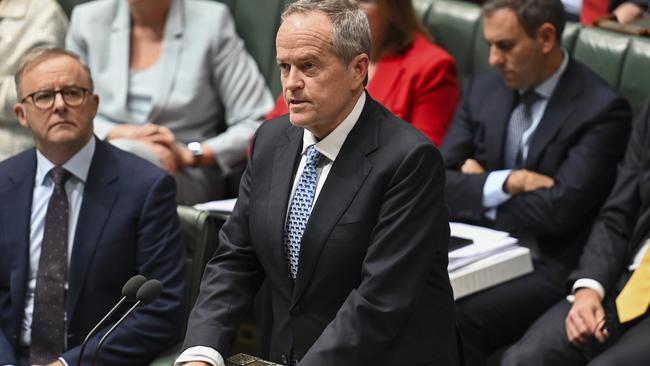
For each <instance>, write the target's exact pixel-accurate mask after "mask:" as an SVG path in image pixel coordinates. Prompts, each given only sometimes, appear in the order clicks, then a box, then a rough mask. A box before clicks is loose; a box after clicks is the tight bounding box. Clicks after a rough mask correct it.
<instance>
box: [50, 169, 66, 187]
mask: <svg viewBox="0 0 650 366" xmlns="http://www.w3.org/2000/svg"><path fill="white" fill-rule="evenodd" d="M50 177H51V178H52V180H53V181H54V185H55V186H62V185H64V184H65V182H66V181H67V180H68V178H70V172H69V171H67V170H65V169H64V168H63V167H62V166H60V165H57V166H55V167H54V168H52V170H50Z"/></svg>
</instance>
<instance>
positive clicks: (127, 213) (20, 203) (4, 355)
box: [0, 49, 185, 366]
mask: <svg viewBox="0 0 650 366" xmlns="http://www.w3.org/2000/svg"><path fill="white" fill-rule="evenodd" d="M16 89H17V93H18V96H19V97H18V99H19V102H18V103H17V104H16V105H15V107H14V109H15V112H16V115H17V116H18V120H19V122H20V123H21V125H23V126H24V127H27V128H29V129H30V130H31V132H32V135H33V137H34V142H35V144H36V149H31V150H27V151H26V152H24V153H21V154H19V155H17V156H15V157H12V158H10V159H7V160H5V161H4V162H2V163H0V209H1V210H0V253H2V255H0V365H69V366H72V365H75V364H77V362H78V358H79V353H80V344H81V343H82V342H83V340H84V338H85V336H86V335H87V334H88V332H89V331H90V330H91V329H92V328H93V327H94V326H95V324H96V323H98V322H99V320H100V319H101V318H102V317H103V316H104V314H106V313H107V312H108V310H109V309H110V308H111V307H112V306H113V305H114V304H116V303H117V301H118V300H119V299H120V298H121V297H122V294H121V289H122V286H123V285H124V283H125V282H126V281H127V280H128V279H129V278H130V277H131V276H133V275H135V274H142V275H144V276H145V277H147V278H155V279H158V280H160V281H161V282H162V284H163V292H162V294H161V296H160V298H159V299H157V300H156V301H155V302H153V303H152V304H150V305H147V306H144V307H140V308H139V309H137V310H136V311H135V313H134V314H132V315H131V317H130V318H128V319H127V320H126V321H125V323H124V324H122V325H121V326H120V327H119V328H117V329H116V331H115V332H114V333H113V334H112V335H111V337H110V338H108V340H107V341H106V343H105V346H104V348H103V351H102V353H101V355H100V357H99V359H98V362H97V365H134V366H135V365H144V364H147V363H148V362H150V361H151V360H152V359H153V358H154V357H155V355H156V354H157V353H159V352H161V351H162V350H164V349H165V348H166V347H168V346H169V345H171V344H173V343H174V342H175V341H176V340H177V338H178V336H179V332H180V330H181V329H180V328H181V327H182V323H183V309H184V308H183V305H184V304H183V303H184V302H183V299H184V296H185V271H184V259H183V258H184V251H183V247H182V244H181V241H180V225H179V220H178V216H177V214H176V205H175V203H174V196H175V185H174V180H173V179H172V178H171V177H169V176H168V175H166V174H165V173H164V172H163V171H162V170H160V169H158V168H156V167H155V166H153V165H152V164H150V163H148V162H145V161H144V160H141V159H140V158H137V157H135V156H133V155H131V154H128V153H125V152H123V151H121V150H119V149H117V148H115V147H112V146H111V145H108V144H106V143H104V142H102V141H100V140H98V139H96V138H95V137H94V136H93V118H94V116H95V113H96V112H97V105H98V103H99V99H98V97H97V96H96V95H95V94H93V81H92V78H91V76H90V72H89V71H88V69H87V68H86V67H85V66H83V65H82V64H81V63H80V62H79V60H78V58H77V56H76V55H74V54H72V53H69V52H68V51H64V50H60V49H45V50H38V51H36V52H33V53H31V54H29V55H28V57H27V58H26V59H25V61H24V62H23V64H22V66H21V68H20V69H19V70H18V72H17V74H16ZM117 319H118V318H114V319H113V320H112V321H111V322H109V323H114V322H115V321H116V320H117ZM108 328H109V327H106V328H104V329H103V330H101V331H100V332H99V334H98V335H97V336H96V337H95V338H94V339H92V340H91V341H90V343H89V345H88V347H87V348H86V352H85V357H84V359H83V364H85V365H89V364H90V359H91V356H92V355H93V354H94V353H95V350H96V346H97V342H98V341H99V338H101V336H102V335H103V334H104V333H106V331H107V330H108Z"/></svg>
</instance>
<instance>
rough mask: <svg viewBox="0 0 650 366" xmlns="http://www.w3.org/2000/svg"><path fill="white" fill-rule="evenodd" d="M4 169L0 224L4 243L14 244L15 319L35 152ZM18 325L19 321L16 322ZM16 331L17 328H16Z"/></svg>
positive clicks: (21, 295) (21, 293) (23, 285)
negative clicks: (7, 181)
mask: <svg viewBox="0 0 650 366" xmlns="http://www.w3.org/2000/svg"><path fill="white" fill-rule="evenodd" d="M13 163H14V164H13V165H12V166H11V167H9V168H8V175H9V184H8V185H7V189H6V190H5V191H4V192H3V193H2V195H1V196H0V197H1V198H2V200H3V201H4V202H3V203H0V206H2V208H3V210H2V211H3V215H2V222H1V223H0V224H2V225H4V228H5V230H3V231H4V232H5V239H6V241H5V242H6V243H12V244H14V245H15V247H14V248H13V250H12V251H11V252H10V253H2V254H1V255H11V256H12V260H11V262H13V263H16V266H15V267H13V268H12V270H11V278H10V288H11V299H12V304H13V312H14V316H16V317H17V319H20V317H21V316H22V314H23V311H24V304H25V292H26V289H27V274H28V271H29V246H30V224H31V211H32V197H33V192H34V177H35V174H36V150H34V149H32V150H31V151H30V152H29V153H26V154H23V155H22V156H21V158H19V159H17V160H14V161H13ZM16 324H18V325H19V324H20V321H16ZM16 331H17V332H18V331H19V329H16Z"/></svg>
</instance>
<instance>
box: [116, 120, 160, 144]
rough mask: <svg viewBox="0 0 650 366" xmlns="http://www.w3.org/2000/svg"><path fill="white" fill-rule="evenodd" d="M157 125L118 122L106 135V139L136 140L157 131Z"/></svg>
mask: <svg viewBox="0 0 650 366" xmlns="http://www.w3.org/2000/svg"><path fill="white" fill-rule="evenodd" d="M158 128H159V126H157V125H154V124H151V123H147V124H145V125H141V126H140V125H131V124H118V125H116V126H115V127H113V129H112V130H110V131H109V132H108V134H107V135H106V140H109V141H110V140H114V139H120V138H124V139H131V140H136V139H139V138H141V137H143V136H148V135H153V134H155V133H156V132H157V131H158Z"/></svg>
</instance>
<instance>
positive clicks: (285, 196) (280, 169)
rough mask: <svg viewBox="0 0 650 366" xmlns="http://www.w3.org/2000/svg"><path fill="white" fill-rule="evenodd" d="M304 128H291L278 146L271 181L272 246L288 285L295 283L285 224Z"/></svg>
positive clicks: (270, 219)
mask: <svg viewBox="0 0 650 366" xmlns="http://www.w3.org/2000/svg"><path fill="white" fill-rule="evenodd" d="M302 133H303V132H302V128H296V127H292V126H289V127H287V129H286V131H285V138H286V139H285V141H283V143H282V144H278V147H277V148H276V150H275V154H274V157H273V169H272V171H273V174H272V177H271V190H270V192H269V193H268V194H269V197H270V199H269V207H268V215H267V217H266V219H267V227H268V228H269V234H270V239H271V240H270V242H271V243H273V244H272V246H273V247H272V248H271V250H272V255H273V257H274V261H273V262H274V263H280V264H281V265H280V267H281V268H279V270H280V272H281V273H282V276H283V278H285V279H286V280H287V283H291V282H292V281H291V275H290V273H289V267H288V263H287V258H286V255H285V253H284V222H285V217H286V214H287V207H288V205H289V195H290V193H291V187H292V186H293V177H294V173H295V171H296V169H297V168H298V162H299V161H300V152H301V148H302Z"/></svg>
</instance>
